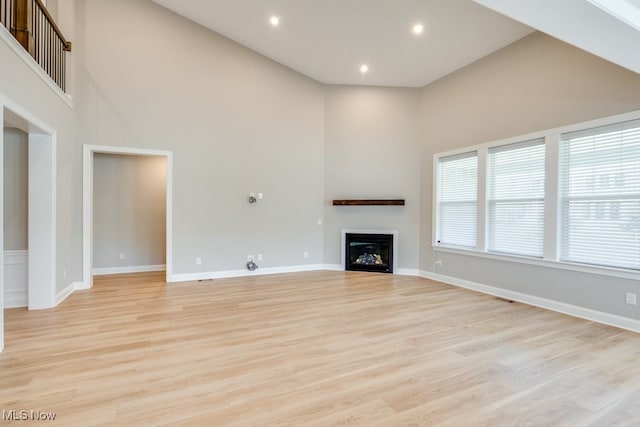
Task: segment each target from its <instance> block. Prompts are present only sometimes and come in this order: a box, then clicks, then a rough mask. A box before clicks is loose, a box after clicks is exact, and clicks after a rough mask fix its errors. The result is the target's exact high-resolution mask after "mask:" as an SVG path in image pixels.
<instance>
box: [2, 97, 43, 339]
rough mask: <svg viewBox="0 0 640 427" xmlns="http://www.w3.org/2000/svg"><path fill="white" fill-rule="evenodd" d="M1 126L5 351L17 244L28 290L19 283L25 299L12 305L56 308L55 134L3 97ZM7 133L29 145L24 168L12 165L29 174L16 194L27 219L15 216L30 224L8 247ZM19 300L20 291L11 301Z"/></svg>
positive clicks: (19, 215) (31, 308) (9, 236)
mask: <svg viewBox="0 0 640 427" xmlns="http://www.w3.org/2000/svg"><path fill="white" fill-rule="evenodd" d="M0 122H1V123H2V128H3V132H2V134H1V135H0V160H1V161H0V168H1V170H0V194H1V196H2V197H0V223H2V227H0V248H2V255H3V260H2V262H0V309H2V310H0V351H1V350H2V349H3V348H4V308H5V305H6V304H5V302H6V300H5V291H6V290H9V289H11V290H12V291H15V290H16V289H14V288H9V287H8V286H5V285H6V280H5V255H7V254H6V253H5V249H10V248H11V246H12V245H13V243H15V242H16V241H20V242H19V243H17V244H19V245H21V246H23V247H24V249H23V251H25V252H26V264H27V265H26V267H24V268H25V269H26V274H27V280H26V287H25V286H24V285H21V286H22V289H18V292H17V294H18V295H21V298H22V301H21V303H20V304H15V303H16V301H15V300H14V304H13V305H14V306H15V305H21V306H24V305H26V306H27V307H28V308H29V310H38V309H46V308H52V307H54V306H55V305H56V133H55V131H54V130H53V129H51V128H49V127H48V126H46V125H44V124H43V123H42V122H40V121H39V120H38V119H37V118H35V117H34V116H33V115H31V114H30V113H29V112H27V111H25V110H23V109H21V108H20V107H19V106H17V105H14V104H13V103H10V102H9V101H8V100H6V99H0ZM5 134H6V135H7V137H8V139H11V138H13V137H12V136H11V134H14V135H16V137H17V138H18V139H20V138H22V139H24V140H25V141H26V144H27V146H26V153H24V152H23V153H22V155H26V159H24V160H23V163H22V166H20V165H12V167H13V168H14V172H15V173H17V174H18V175H22V176H23V177H24V174H25V173H26V175H27V176H26V177H24V178H25V179H26V182H24V181H23V180H22V182H21V184H19V185H21V186H22V187H23V192H22V194H21V195H19V196H18V197H19V198H20V197H25V196H26V201H24V202H25V203H26V208H25V207H24V204H21V206H22V210H24V209H26V212H27V216H26V218H25V217H24V212H19V213H18V214H17V215H18V217H20V218H19V219H18V221H24V222H25V223H26V224H24V225H26V226H25V227H24V228H23V230H24V231H25V233H23V234H22V235H16V236H13V235H10V234H9V233H7V234H8V236H7V237H8V238H9V239H10V240H11V241H13V243H11V242H9V247H7V245H5V191H4V189H5V165H4V149H5ZM14 154H15V153H14ZM12 155H13V154H12ZM18 156H20V154H18ZM25 165H26V168H27V170H26V171H24V167H25ZM16 167H17V168H16ZM18 168H19V169H18ZM14 172H8V173H9V175H7V177H9V179H13V177H14ZM25 190H26V193H24V191H25ZM19 204H20V203H19ZM11 214H12V215H13V214H14V213H11ZM11 220H12V221H13V219H11ZM9 279H10V280H13V278H9ZM12 286H13V285H12ZM25 293H26V295H25ZM15 296H16V293H14V294H13V295H12V296H11V297H12V298H14V297H15ZM19 298H20V296H19ZM25 300H26V301H25Z"/></svg>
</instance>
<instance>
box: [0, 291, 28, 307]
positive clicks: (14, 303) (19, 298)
mask: <svg viewBox="0 0 640 427" xmlns="http://www.w3.org/2000/svg"><path fill="white" fill-rule="evenodd" d="M28 304H29V299H28V294H27V291H25V290H22V289H20V290H13V291H10V290H6V291H4V308H20V307H26V306H27V305H28Z"/></svg>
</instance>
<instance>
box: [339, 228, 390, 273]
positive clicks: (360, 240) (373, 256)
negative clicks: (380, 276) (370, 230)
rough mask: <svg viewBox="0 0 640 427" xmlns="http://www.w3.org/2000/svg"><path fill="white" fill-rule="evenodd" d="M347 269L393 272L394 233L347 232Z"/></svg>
mask: <svg viewBox="0 0 640 427" xmlns="http://www.w3.org/2000/svg"><path fill="white" fill-rule="evenodd" d="M345 237H346V239H345V269H346V270H354V271H371V272H378V273H393V234H358V233H347V234H346V236H345Z"/></svg>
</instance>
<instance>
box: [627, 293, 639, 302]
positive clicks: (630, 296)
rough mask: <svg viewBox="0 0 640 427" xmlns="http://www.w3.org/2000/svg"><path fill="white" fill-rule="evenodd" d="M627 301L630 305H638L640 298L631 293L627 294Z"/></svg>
mask: <svg viewBox="0 0 640 427" xmlns="http://www.w3.org/2000/svg"><path fill="white" fill-rule="evenodd" d="M625 301H626V303H627V304H629V305H638V296H637V295H636V294H633V293H631V292H627V296H626V299H625Z"/></svg>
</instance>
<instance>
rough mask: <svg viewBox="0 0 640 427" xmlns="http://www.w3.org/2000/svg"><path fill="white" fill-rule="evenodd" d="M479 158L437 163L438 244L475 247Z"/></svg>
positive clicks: (467, 156)
mask: <svg viewBox="0 0 640 427" xmlns="http://www.w3.org/2000/svg"><path fill="white" fill-rule="evenodd" d="M477 198H478V155H477V153H476V152H475V151H473V152H470V153H465V154H460V155H455V156H448V157H441V158H440V159H439V160H438V205H437V217H438V243H439V244H443V245H453V246H464V247H472V248H475V246H476V228H477V226H476V224H477V221H476V217H477V213H478V212H477V206H478V202H477Z"/></svg>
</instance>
